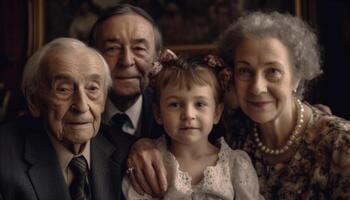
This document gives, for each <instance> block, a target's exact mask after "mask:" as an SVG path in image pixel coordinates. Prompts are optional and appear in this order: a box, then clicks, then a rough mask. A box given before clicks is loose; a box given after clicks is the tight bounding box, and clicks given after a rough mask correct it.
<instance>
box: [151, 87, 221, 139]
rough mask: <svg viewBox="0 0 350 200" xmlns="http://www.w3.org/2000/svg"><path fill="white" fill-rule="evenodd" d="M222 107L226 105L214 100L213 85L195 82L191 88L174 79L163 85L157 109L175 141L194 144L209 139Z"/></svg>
mask: <svg viewBox="0 0 350 200" xmlns="http://www.w3.org/2000/svg"><path fill="white" fill-rule="evenodd" d="M222 110H223V105H221V104H219V105H217V104H216V102H215V100H214V92H213V89H212V87H210V86H208V85H205V86H200V85H193V86H192V87H191V89H188V88H187V87H181V88H180V87H179V86H178V85H177V84H171V83H170V84H169V85H168V86H167V87H165V88H163V89H162V91H161V95H160V102H159V107H158V108H155V112H154V113H155V118H156V121H157V122H158V123H159V124H161V125H163V126H164V129H165V131H166V133H167V134H168V135H169V136H170V138H171V139H172V142H175V143H182V144H190V143H194V142H199V141H205V142H207V141H208V135H209V133H210V132H211V130H212V128H213V124H216V123H218V122H219V121H220V117H221V113H222Z"/></svg>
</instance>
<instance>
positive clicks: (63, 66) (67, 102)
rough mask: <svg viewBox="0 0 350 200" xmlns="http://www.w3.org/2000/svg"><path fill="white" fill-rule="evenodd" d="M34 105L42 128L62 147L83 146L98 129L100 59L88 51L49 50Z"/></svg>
mask: <svg viewBox="0 0 350 200" xmlns="http://www.w3.org/2000/svg"><path fill="white" fill-rule="evenodd" d="M45 57H46V58H45V60H44V62H43V63H42V64H43V65H45V66H46V67H47V70H46V71H43V73H45V75H44V78H43V79H42V80H43V91H42V93H41V94H40V99H41V101H40V102H43V104H40V105H37V107H38V108H39V109H40V115H41V117H42V118H43V119H44V120H45V121H46V126H47V128H48V129H49V131H50V132H51V134H53V136H54V137H55V138H57V139H58V141H60V142H62V143H63V144H64V145H66V146H71V145H74V144H84V143H86V142H87V141H88V140H90V139H91V138H93V137H94V136H95V135H96V134H97V132H98V129H99V126H100V121H101V113H102V112H103V109H104V102H105V98H106V92H107V91H106V89H105V81H106V77H105V76H106V75H105V70H104V67H103V63H102V61H101V59H99V58H98V57H97V55H96V54H94V53H93V52H92V51H91V50H88V49H82V50H67V49H64V50H52V51H50V52H48V54H47V55H46V56H45Z"/></svg>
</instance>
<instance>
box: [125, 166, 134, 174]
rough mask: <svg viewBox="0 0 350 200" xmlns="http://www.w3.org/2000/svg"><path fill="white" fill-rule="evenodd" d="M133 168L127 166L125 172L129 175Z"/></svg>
mask: <svg viewBox="0 0 350 200" xmlns="http://www.w3.org/2000/svg"><path fill="white" fill-rule="evenodd" d="M134 170H135V168H133V167H129V168H128V169H127V170H126V174H128V175H130V174H132V173H133V172H134Z"/></svg>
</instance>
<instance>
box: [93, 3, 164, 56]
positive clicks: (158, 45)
mask: <svg viewBox="0 0 350 200" xmlns="http://www.w3.org/2000/svg"><path fill="white" fill-rule="evenodd" d="M126 14H135V15H138V16H141V17H143V18H144V19H146V20H147V21H148V22H149V23H150V24H151V25H152V27H153V32H154V41H155V51H156V52H155V53H156V54H155V55H159V54H160V52H161V50H162V47H163V39H162V34H161V32H160V30H159V28H158V25H157V24H156V22H155V21H154V20H153V18H152V17H151V16H150V15H149V14H148V13H147V12H146V11H145V10H143V9H142V8H140V7H136V6H133V5H130V4H118V5H116V6H114V7H111V8H108V9H107V10H104V11H102V14H101V15H100V17H99V19H98V20H97V21H96V22H95V24H94V26H93V27H92V29H91V31H90V38H89V45H90V46H92V47H96V41H97V31H98V29H99V27H100V25H101V24H102V23H103V22H105V21H106V20H107V19H109V18H111V17H113V16H120V15H126Z"/></svg>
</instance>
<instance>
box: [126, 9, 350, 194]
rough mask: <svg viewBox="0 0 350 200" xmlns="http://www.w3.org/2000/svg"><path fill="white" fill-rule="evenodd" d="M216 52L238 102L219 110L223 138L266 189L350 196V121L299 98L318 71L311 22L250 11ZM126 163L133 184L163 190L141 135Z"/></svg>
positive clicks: (159, 169)
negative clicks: (227, 71)
mask: <svg viewBox="0 0 350 200" xmlns="http://www.w3.org/2000/svg"><path fill="white" fill-rule="evenodd" d="M219 54H220V56H222V58H223V59H224V60H225V61H226V63H227V64H228V66H230V67H231V68H232V69H233V71H232V72H233V82H232V83H233V88H234V91H235V93H236V96H237V102H238V105H239V107H240V109H238V110H235V111H233V112H229V113H228V114H227V116H225V117H224V121H225V122H226V123H225V124H226V125H227V128H228V131H229V132H228V133H227V135H226V140H227V142H228V143H229V144H230V145H231V147H232V148H233V149H237V148H238V149H243V150H245V151H246V152H248V154H249V155H250V156H251V159H252V162H253V165H254V167H255V169H256V170H257V174H258V177H259V184H260V191H261V193H262V194H263V196H264V197H265V198H266V199H349V198H350V123H349V122H348V121H346V120H344V119H341V118H338V117H336V116H333V115H330V114H327V113H324V112H320V111H319V110H318V109H315V108H314V107H313V106H311V105H309V104H307V103H306V102H303V101H302V100H303V99H302V97H303V94H304V92H305V89H306V85H307V84H308V83H309V81H311V80H312V79H314V78H315V77H317V76H318V75H319V74H320V73H321V69H320V55H319V47H318V44H317V39H316V36H315V34H314V33H313V32H312V31H311V30H310V28H309V27H308V26H307V25H306V24H305V23H304V22H303V21H302V20H300V19H299V18H297V17H292V16H290V15H284V14H279V13H276V12H274V13H270V14H265V13H261V12H256V13H252V14H249V15H246V16H243V17H241V18H240V19H239V20H238V21H237V22H236V23H234V24H232V25H231V26H230V27H229V28H228V29H227V31H226V32H225V33H224V34H223V35H222V37H221V39H220V41H219ZM142 140H143V141H142ZM128 166H129V167H130V169H135V170H134V172H133V173H131V177H132V180H133V185H134V187H135V189H136V190H137V191H140V192H142V191H145V192H147V193H150V194H153V195H156V194H159V193H157V192H156V191H159V190H160V189H159V188H157V187H160V188H162V189H163V191H165V190H166V181H164V180H163V179H162V177H163V175H164V174H165V172H164V171H165V169H164V166H163V163H162V160H161V159H160V156H159V152H158V151H157V150H156V149H155V147H154V144H152V143H150V142H149V141H146V139H141V140H139V141H138V142H137V143H136V145H134V147H133V149H132V152H131V154H130V155H129V159H128Z"/></svg>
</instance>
